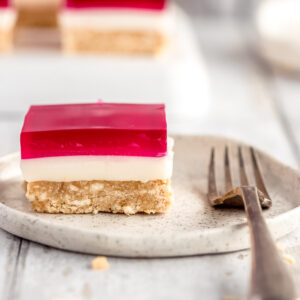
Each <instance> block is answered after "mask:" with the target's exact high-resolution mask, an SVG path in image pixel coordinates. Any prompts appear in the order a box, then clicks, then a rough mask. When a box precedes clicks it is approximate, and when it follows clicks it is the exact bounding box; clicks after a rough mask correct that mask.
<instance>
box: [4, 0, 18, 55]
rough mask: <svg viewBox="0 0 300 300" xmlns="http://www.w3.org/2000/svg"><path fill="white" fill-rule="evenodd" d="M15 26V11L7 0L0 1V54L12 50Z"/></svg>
mask: <svg viewBox="0 0 300 300" xmlns="http://www.w3.org/2000/svg"><path fill="white" fill-rule="evenodd" d="M15 24H16V11H15V9H14V8H13V7H12V6H11V5H10V3H9V1H8V0H0V52H7V51H10V50H11V49H12V47H13V32H14V28H15Z"/></svg>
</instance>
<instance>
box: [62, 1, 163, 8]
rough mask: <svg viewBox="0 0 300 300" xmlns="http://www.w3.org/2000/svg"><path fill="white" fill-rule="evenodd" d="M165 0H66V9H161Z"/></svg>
mask: <svg viewBox="0 0 300 300" xmlns="http://www.w3.org/2000/svg"><path fill="white" fill-rule="evenodd" d="M165 4H166V0H66V7H67V8H137V9H163V8H164V7H165Z"/></svg>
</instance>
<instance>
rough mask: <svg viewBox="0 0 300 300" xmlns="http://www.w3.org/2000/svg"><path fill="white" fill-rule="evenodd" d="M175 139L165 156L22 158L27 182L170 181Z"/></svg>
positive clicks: (23, 172)
mask: <svg viewBox="0 0 300 300" xmlns="http://www.w3.org/2000/svg"><path fill="white" fill-rule="evenodd" d="M172 144H173V140H171V139H168V148H169V150H168V153H167V155H166V156H163V157H137V156H106V155H103V156H102V155H97V156H85V155H81V156H58V157H46V158H33V159H22V160H21V170H22V174H23V177H24V179H25V180H26V181H28V182H32V181H59V182H61V181H64V182H70V181H79V180H109V181H149V180H158V179H169V178H171V176H172V170H173V155H174V153H173V151H172V148H173V147H172V146H173V145H172Z"/></svg>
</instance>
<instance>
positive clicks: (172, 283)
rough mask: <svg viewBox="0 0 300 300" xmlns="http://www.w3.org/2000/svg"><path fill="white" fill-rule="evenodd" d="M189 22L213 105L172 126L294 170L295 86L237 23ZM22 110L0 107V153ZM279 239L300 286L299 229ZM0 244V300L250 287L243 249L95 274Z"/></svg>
mask: <svg viewBox="0 0 300 300" xmlns="http://www.w3.org/2000/svg"><path fill="white" fill-rule="evenodd" d="M193 24H194V26H195V29H196V32H197V38H198V45H199V47H201V48H202V50H203V52H204V56H205V58H206V60H207V66H208V71H209V75H210V78H211V85H212V103H211V109H210V111H209V112H208V113H207V114H206V115H204V116H201V118H200V117H199V118H192V119H191V118H189V119H188V118H186V117H179V116H176V117H175V116H173V117H172V118H170V119H169V130H170V131H171V132H176V133H186V134H195V133H201V134H219V135H226V136H229V137H234V138H237V139H241V140H243V141H246V142H250V143H252V144H254V145H255V146H258V147H260V148H261V149H263V150H265V151H267V152H269V153H271V154H273V155H274V156H275V157H277V158H278V159H281V160H282V161H284V162H286V163H287V164H290V165H292V166H294V167H297V166H299V165H300V151H299V149H300V131H299V130H298V128H299V126H300V85H299V81H298V80H296V79H292V78H289V77H284V76H281V75H278V74H276V73H275V72H274V71H273V70H272V68H271V67H270V66H268V65H266V64H265V63H263V62H262V61H261V59H260V58H259V57H258V56H257V55H256V54H255V53H254V52H253V51H252V50H251V47H250V46H249V36H248V30H245V28H244V26H243V23H239V22H238V21H232V20H229V19H210V20H209V19H204V18H201V19H200V18H197V16H196V15H195V14H193ZM0 68H1V66H0ZM15 76H17V74H15ZM16 88H18V87H16ZM37 88H38V87H37ZM24 98H25V97H24ZM0 101H1V104H2V105H1V107H3V102H10V101H15V102H16V103H18V101H19V103H20V102H22V99H7V98H6V97H5V95H3V94H1V78H0ZM26 104H29V103H26ZM4 107H5V106H4ZM7 107H9V105H8V106H7ZM20 107H23V105H20ZM200 110H201V106H200V107H199V113H200V112H201V111H200ZM23 113H24V110H22V109H16V110H9V111H5V110H4V109H2V110H1V111H0V154H5V153H9V152H11V151H15V150H18V148H19V145H18V143H19V142H18V138H19V131H20V127H21V122H22V114H23ZM281 242H282V243H283V244H285V245H286V246H287V249H286V252H288V253H290V254H291V255H292V256H293V257H294V258H295V264H293V265H291V267H290V268H291V270H292V271H293V273H294V275H295V276H294V278H295V281H296V282H297V285H298V286H300V254H299V253H300V251H299V250H300V229H298V230H296V231H295V232H294V233H292V234H290V235H289V236H287V237H285V238H284V239H282V241H281ZM0 247H1V255H0V299H3V300H6V299H7V300H20V299H24V300H29V299H30V300H32V299H42V300H44V299H46V300H48V299H49V300H53V299H64V300H67V299H68V300H71V299H73V300H74V299H76V300H85V299H86V300H96V299H105V300H112V299H124V300H134V299H136V300H148V299H149V300H150V299H151V300H152V299H163V300H164V299H172V300H177V299H178V300H181V299H223V298H224V296H227V295H232V296H236V297H245V296H246V294H247V289H248V279H249V271H250V253H249V251H243V252H237V253H231V254H225V255H205V256H194V257H187V258H172V259H127V258H113V257H110V258H109V262H110V269H109V270H107V271H92V270H90V267H89V266H90V262H91V259H92V258H93V257H92V256H89V255H82V254H77V253H70V252H65V251H61V250H57V249H53V248H48V247H45V246H42V245H38V244H36V243H32V242H29V241H25V240H21V239H19V238H17V237H14V236H12V235H10V234H8V233H6V232H4V231H1V230H0ZM299 292H300V291H299Z"/></svg>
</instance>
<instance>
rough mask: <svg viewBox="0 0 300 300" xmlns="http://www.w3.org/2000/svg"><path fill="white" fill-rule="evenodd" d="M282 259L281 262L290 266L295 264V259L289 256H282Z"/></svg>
mask: <svg viewBox="0 0 300 300" xmlns="http://www.w3.org/2000/svg"><path fill="white" fill-rule="evenodd" d="M282 257H283V260H284V261H285V262H286V263H288V264H290V265H292V264H293V263H294V262H295V259H294V258H293V257H292V256H291V255H289V254H283V255H282Z"/></svg>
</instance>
